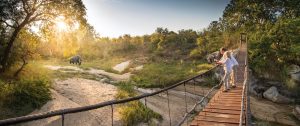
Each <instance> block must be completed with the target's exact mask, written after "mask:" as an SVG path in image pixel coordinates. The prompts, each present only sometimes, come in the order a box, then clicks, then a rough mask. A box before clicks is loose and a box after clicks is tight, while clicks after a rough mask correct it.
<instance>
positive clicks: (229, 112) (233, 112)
mask: <svg viewBox="0 0 300 126" xmlns="http://www.w3.org/2000/svg"><path fill="white" fill-rule="evenodd" d="M202 112H213V113H222V114H235V115H240V114H241V112H240V111H239V110H222V109H210V108H205V109H204V110H203V111H202ZM202 112H200V113H202Z"/></svg>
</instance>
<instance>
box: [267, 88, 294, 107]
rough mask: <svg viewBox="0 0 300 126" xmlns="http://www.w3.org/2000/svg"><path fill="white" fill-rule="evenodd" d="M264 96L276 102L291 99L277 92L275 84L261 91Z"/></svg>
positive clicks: (284, 101)
mask: <svg viewBox="0 0 300 126" xmlns="http://www.w3.org/2000/svg"><path fill="white" fill-rule="evenodd" d="M263 96H264V98H266V99H268V100H271V101H273V102H276V103H291V102H293V100H292V99H289V98H287V97H285V96H282V95H281V94H279V92H278V90H277V88H276V87H275V86H272V87H270V88H269V89H268V90H267V91H265V92H264V93H263Z"/></svg>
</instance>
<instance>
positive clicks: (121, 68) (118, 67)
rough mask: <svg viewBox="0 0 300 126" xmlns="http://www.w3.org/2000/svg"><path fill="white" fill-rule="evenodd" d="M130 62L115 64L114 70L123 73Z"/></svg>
mask: <svg viewBox="0 0 300 126" xmlns="http://www.w3.org/2000/svg"><path fill="white" fill-rule="evenodd" d="M130 62H131V61H130V60H128V61H125V62H122V63H120V64H117V65H116V66H114V67H113V69H114V70H116V71H118V72H120V73H121V72H123V71H124V70H125V69H126V68H128V66H129V65H130Z"/></svg>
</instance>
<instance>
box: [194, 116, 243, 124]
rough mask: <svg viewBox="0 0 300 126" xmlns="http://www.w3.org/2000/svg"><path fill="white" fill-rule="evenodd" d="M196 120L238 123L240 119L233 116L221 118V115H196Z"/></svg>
mask: <svg viewBox="0 0 300 126" xmlns="http://www.w3.org/2000/svg"><path fill="white" fill-rule="evenodd" d="M196 120H199V121H208V122H219V123H232V124H239V121H240V119H234V118H222V117H209V116H201V115H200V116H198V117H197V118H196Z"/></svg>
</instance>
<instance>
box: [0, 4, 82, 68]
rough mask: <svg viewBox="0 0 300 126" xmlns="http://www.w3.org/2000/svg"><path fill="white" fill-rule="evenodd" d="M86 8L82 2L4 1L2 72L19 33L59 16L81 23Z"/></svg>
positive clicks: (1, 9)
mask: <svg viewBox="0 0 300 126" xmlns="http://www.w3.org/2000/svg"><path fill="white" fill-rule="evenodd" d="M85 14H86V12H85V7H84V5H83V3H82V1H81V0H2V1H1V4H0V16H1V17H0V24H1V26H2V27H1V33H2V32H4V34H5V40H2V41H1V43H4V45H5V47H4V49H3V50H1V51H3V53H2V55H1V58H0V59H1V66H2V68H1V69H0V72H4V71H5V70H6V69H7V67H8V60H9V58H10V54H11V50H12V48H13V45H14V42H15V39H16V38H17V36H18V34H19V32H20V31H21V30H22V29H24V28H25V27H27V28H29V27H30V26H32V25H34V24H35V23H37V22H39V23H41V24H43V23H46V22H51V21H53V20H54V19H55V18H56V17H58V16H64V17H65V18H68V19H70V21H72V20H71V19H73V20H77V21H79V22H80V23H81V22H86V20H85V19H84V15H85Z"/></svg>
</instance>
